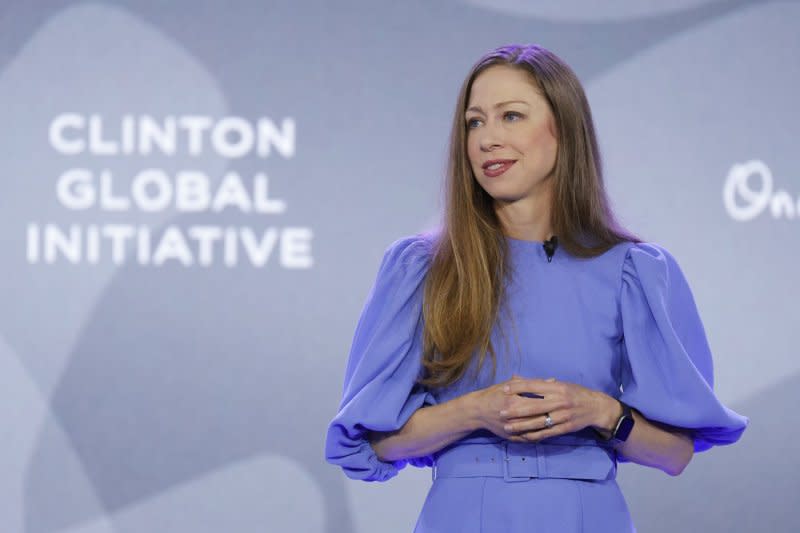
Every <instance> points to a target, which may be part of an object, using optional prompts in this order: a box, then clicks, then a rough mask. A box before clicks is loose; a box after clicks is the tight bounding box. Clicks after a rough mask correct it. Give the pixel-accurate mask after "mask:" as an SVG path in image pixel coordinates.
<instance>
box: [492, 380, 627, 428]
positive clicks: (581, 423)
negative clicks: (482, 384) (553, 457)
mask: <svg viewBox="0 0 800 533" xmlns="http://www.w3.org/2000/svg"><path fill="white" fill-rule="evenodd" d="M504 392H505V393H506V394H507V395H508V401H507V403H506V407H505V408H504V410H503V411H502V412H501V413H500V414H501V416H503V417H504V418H506V420H507V423H506V426H505V428H504V429H505V430H506V431H507V432H508V433H510V434H511V435H512V436H511V437H510V438H509V440H511V441H514V442H536V441H540V440H542V439H546V438H548V437H555V436H556V435H564V434H565V433H572V432H574V431H580V430H581V429H584V428H586V427H589V426H592V427H594V428H596V429H597V430H599V431H601V432H606V433H608V432H610V430H611V428H612V427H613V424H614V423H615V422H616V420H617V419H618V418H619V416H621V414H622V406H621V405H620V403H619V402H618V401H617V400H615V399H614V398H612V397H611V396H609V395H607V394H605V393H602V392H599V391H595V390H592V389H588V388H586V387H584V386H582V385H578V384H576V383H568V382H566V381H556V380H555V379H554V378H550V379H546V380H545V379H525V378H521V377H519V376H514V377H513V378H512V379H511V380H510V381H509V382H508V384H507V386H506V388H505V390H504ZM520 394H533V395H536V396H539V398H537V397H534V398H531V397H525V396H520ZM543 399H544V400H546V402H543V401H542V400H543ZM545 403H546V405H547V406H548V407H549V411H545V410H544V409H543V404H545ZM548 415H549V417H550V422H551V423H552V425H551V426H550V427H548V423H547V417H548Z"/></svg>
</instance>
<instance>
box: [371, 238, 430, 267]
mask: <svg viewBox="0 0 800 533" xmlns="http://www.w3.org/2000/svg"><path fill="white" fill-rule="evenodd" d="M438 236H439V233H438V231H436V230H431V231H425V232H420V233H415V234H413V235H406V236H404V237H400V238H398V239H396V240H395V241H393V242H392V243H391V244H390V245H389V246H388V247H387V248H386V250H385V252H384V263H386V264H387V265H394V266H408V265H412V264H425V265H427V264H429V263H430V260H431V258H432V257H433V254H434V250H435V247H436V242H437V240H438Z"/></svg>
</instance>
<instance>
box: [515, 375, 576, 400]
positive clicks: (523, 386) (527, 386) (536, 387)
mask: <svg viewBox="0 0 800 533" xmlns="http://www.w3.org/2000/svg"><path fill="white" fill-rule="evenodd" d="M565 387H566V384H565V383H564V382H559V381H547V380H544V379H521V380H517V381H510V382H508V383H507V384H506V385H505V387H503V391H504V392H505V393H506V394H519V393H522V392H533V393H535V394H539V395H543V396H544V395H548V394H559V393H563V391H564V388H565Z"/></svg>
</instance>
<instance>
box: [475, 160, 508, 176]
mask: <svg viewBox="0 0 800 533" xmlns="http://www.w3.org/2000/svg"><path fill="white" fill-rule="evenodd" d="M514 163H516V161H514V160H513V159H506V160H502V161H500V160H495V161H487V162H486V163H484V164H483V175H484V176H486V177H488V178H496V177H497V176H499V175H500V174H502V173H503V172H505V171H506V170H508V169H509V168H511V165H513V164H514Z"/></svg>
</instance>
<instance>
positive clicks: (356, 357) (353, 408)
mask: <svg viewBox="0 0 800 533" xmlns="http://www.w3.org/2000/svg"><path fill="white" fill-rule="evenodd" d="M430 255H431V244H430V242H429V241H428V240H427V239H424V238H420V237H418V236H416V237H408V238H404V239H400V240H398V241H396V242H394V243H393V244H392V245H391V246H389V248H388V249H387V250H386V252H385V254H384V257H383V261H382V263H381V266H380V268H379V270H378V276H377V279H376V281H375V284H374V285H373V287H372V290H371V291H370V293H369V296H368V297H367V301H366V304H365V305H364V309H363V311H362V312H361V318H360V319H359V321H358V325H357V326H356V331H355V335H354V338H353V343H352V347H351V349H350V356H349V359H348V362H347V369H346V371H345V378H344V391H343V397H342V402H341V404H340V406H339V412H338V414H337V415H336V416H335V417H334V419H333V421H332V422H331V423H330V425H329V426H328V433H327V437H326V442H325V457H326V459H327V460H328V461H329V462H330V463H333V464H337V465H339V466H341V467H342V469H343V470H344V472H345V474H347V476H348V477H350V478H353V479H361V480H364V481H386V480H387V479H389V478H391V477H394V476H395V475H397V472H398V470H400V469H401V468H403V467H405V466H406V464H407V463H409V462H410V463H411V464H413V465H415V466H430V465H431V464H432V458H431V457H421V458H409V459H405V460H401V461H393V462H387V461H382V460H380V459H379V458H378V457H377V456H376V455H375V452H374V451H373V449H372V447H371V446H370V444H369V442H368V441H367V433H368V431H381V432H383V431H394V430H397V429H400V428H401V427H403V425H404V424H405V423H406V422H407V421H408V419H409V418H411V415H412V414H413V413H414V411H416V410H417V409H419V408H420V407H422V406H424V405H430V404H434V403H436V402H435V399H434V398H433V396H432V395H431V394H430V393H429V392H428V391H427V390H425V389H424V388H422V387H421V386H419V385H418V384H416V380H417V378H418V376H419V374H420V371H421V368H422V363H421V357H422V293H423V286H424V283H423V280H424V278H425V274H426V272H427V270H428V265H429V262H430Z"/></svg>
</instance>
